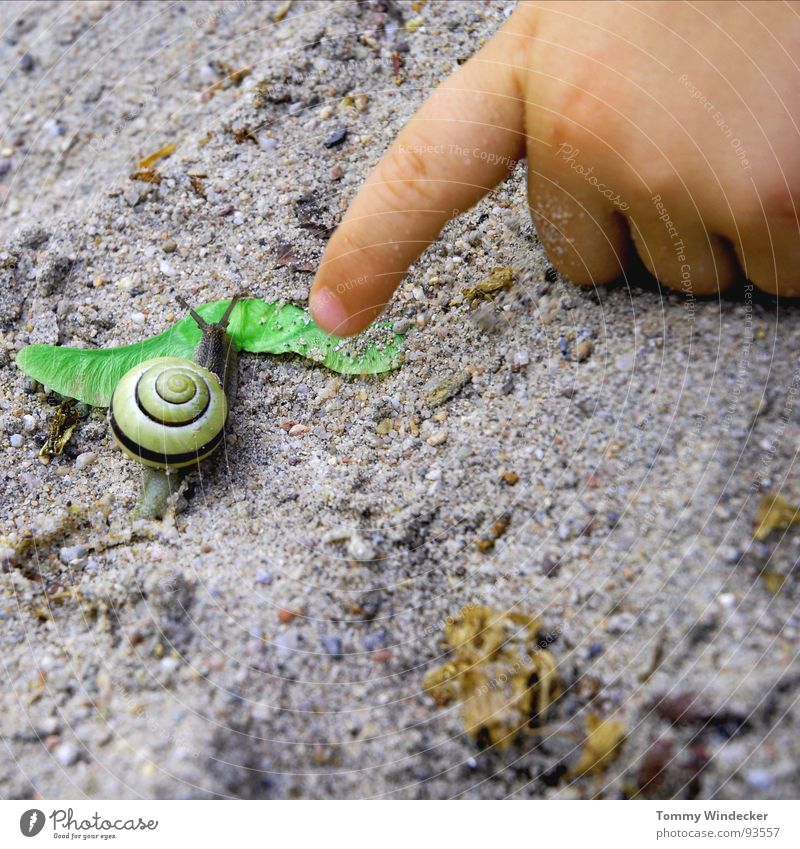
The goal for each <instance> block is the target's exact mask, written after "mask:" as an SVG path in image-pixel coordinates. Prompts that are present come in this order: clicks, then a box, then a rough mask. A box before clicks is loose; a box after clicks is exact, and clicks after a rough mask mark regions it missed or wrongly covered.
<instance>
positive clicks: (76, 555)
mask: <svg viewBox="0 0 800 849" xmlns="http://www.w3.org/2000/svg"><path fill="white" fill-rule="evenodd" d="M84 554H86V548H85V547H84V546H82V545H65V546H64V547H63V548H60V549H59V550H58V556H59V558H60V559H61V562H62V563H66V564H70V563H74V562H75V561H76V560H79V559H80V558H81V557H83V556H84Z"/></svg>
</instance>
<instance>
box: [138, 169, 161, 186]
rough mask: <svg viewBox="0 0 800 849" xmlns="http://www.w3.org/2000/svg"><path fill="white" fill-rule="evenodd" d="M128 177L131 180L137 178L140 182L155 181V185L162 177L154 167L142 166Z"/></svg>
mask: <svg viewBox="0 0 800 849" xmlns="http://www.w3.org/2000/svg"><path fill="white" fill-rule="evenodd" d="M130 178H131V180H139V181H140V182H141V183H155V184H156V185H158V184H159V183H160V182H161V180H162V179H163V178H162V176H161V174H159V173H158V171H156V170H155V168H144V169H140V170H139V171H134V172H133V174H131V177H130Z"/></svg>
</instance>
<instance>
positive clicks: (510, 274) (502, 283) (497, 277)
mask: <svg viewBox="0 0 800 849" xmlns="http://www.w3.org/2000/svg"><path fill="white" fill-rule="evenodd" d="M513 282H514V269H513V268H510V267H503V268H495V269H494V270H493V271H492V273H491V274H490V275H489V276H488V277H486V278H485V279H484V280H481V281H480V283H476V284H475V285H474V286H471V287H469V288H468V289H462V290H461V294H462V295H463V296H464V297H465V298H466V299H467V300H468V301H476V300H478V301H491V300H493V296H494V295H495V294H496V293H497V292H499V291H500V290H501V289H506V288H508V287H509V286H510V285H511V284H512V283H513Z"/></svg>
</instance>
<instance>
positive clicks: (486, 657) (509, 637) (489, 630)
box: [423, 604, 560, 751]
mask: <svg viewBox="0 0 800 849" xmlns="http://www.w3.org/2000/svg"><path fill="white" fill-rule="evenodd" d="M539 628H540V623H539V620H538V618H536V617H532V616H528V615H527V614H524V613H516V612H512V613H509V612H502V611H496V610H493V609H492V608H490V607H486V606H484V605H479V604H472V605H468V606H466V607H464V608H462V610H461V611H459V613H458V615H457V616H456V617H454V618H452V619H450V618H448V622H447V625H446V627H445V636H446V638H447V642H448V644H449V647H450V649H451V650H452V657H451V658H450V659H449V660H448V661H447V662H445V663H444V664H442V665H441V666H438V667H436V668H434V669H431V670H430V671H429V672H428V673H427V674H426V675H425V678H424V679H423V687H424V688H425V689H426V690H427V691H428V692H429V693H430V695H431V696H432V697H433V699H434V700H435V701H436V703H437V704H438V705H447V704H451V703H453V702H461V713H462V719H463V722H464V730H465V731H466V733H467V734H469V736H470V737H472V738H474V739H475V740H476V741H477V742H478V743H479V744H480V745H481V746H482V747H488V746H494V747H496V748H497V749H498V750H501V751H502V750H504V749H507V748H508V747H509V746H510V745H511V743H512V741H513V740H514V738H515V736H516V735H517V734H518V733H519V732H520V731H521V730H522V729H525V728H534V727H536V726H537V725H538V724H539V723H540V722H541V720H542V719H544V717H545V715H546V713H547V710H548V708H549V707H550V705H551V704H552V702H553V701H555V699H556V698H557V697H558V695H559V693H560V685H559V683H558V677H557V675H556V664H555V658H554V657H553V655H552V654H550V652H548V651H546V650H544V649H542V648H541V647H540V644H539V642H538V639H539Z"/></svg>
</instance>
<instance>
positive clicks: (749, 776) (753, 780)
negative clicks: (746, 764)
mask: <svg viewBox="0 0 800 849" xmlns="http://www.w3.org/2000/svg"><path fill="white" fill-rule="evenodd" d="M744 778H745V781H746V782H747V783H748V784H749V785H750V787H752V788H753V789H754V790H769V789H770V787H772V775H770V773H769V772H767V770H765V769H748V770H747V772H746V773H745V776H744Z"/></svg>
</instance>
